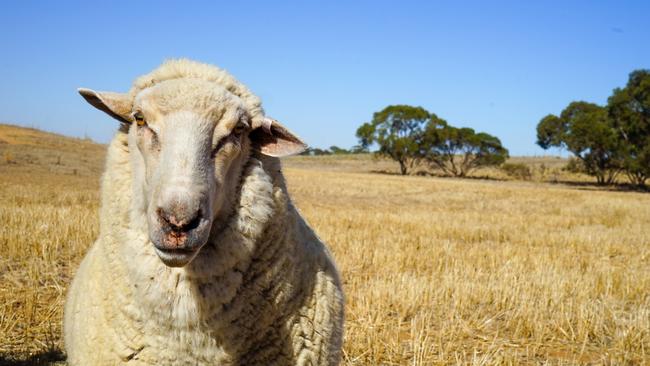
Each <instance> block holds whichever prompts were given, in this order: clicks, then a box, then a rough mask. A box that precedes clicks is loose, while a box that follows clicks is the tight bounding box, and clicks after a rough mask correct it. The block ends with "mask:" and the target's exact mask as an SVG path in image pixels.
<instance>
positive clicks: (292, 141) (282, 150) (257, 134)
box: [250, 117, 307, 158]
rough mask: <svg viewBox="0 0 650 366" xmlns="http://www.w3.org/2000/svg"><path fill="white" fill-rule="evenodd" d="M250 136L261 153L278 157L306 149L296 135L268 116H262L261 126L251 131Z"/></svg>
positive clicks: (298, 152)
mask: <svg viewBox="0 0 650 366" xmlns="http://www.w3.org/2000/svg"><path fill="white" fill-rule="evenodd" d="M250 138H251V141H252V142H253V146H256V147H257V148H258V149H259V150H260V152H261V153H262V154H264V155H268V156H274V157H278V158H280V157H283V156H289V155H296V154H300V153H301V152H303V151H305V150H306V149H307V145H306V144H305V143H304V142H302V140H301V139H300V138H299V137H298V136H296V135H294V134H293V133H291V131H289V130H288V129H287V128H286V127H284V126H282V125H281V124H280V122H278V121H276V120H274V119H272V118H269V117H264V121H263V122H262V126H260V127H258V128H256V129H254V130H253V131H251V133H250Z"/></svg>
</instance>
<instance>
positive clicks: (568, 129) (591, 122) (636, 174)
mask: <svg viewBox="0 0 650 366" xmlns="http://www.w3.org/2000/svg"><path fill="white" fill-rule="evenodd" d="M537 144H538V145H539V146H541V147H542V148H544V149H549V148H552V147H556V148H561V149H566V150H568V151H569V152H571V153H572V154H573V155H575V157H576V158H577V159H579V161H580V162H581V165H582V167H583V170H584V171H585V172H586V173H587V174H589V175H592V176H594V177H595V178H596V181H597V183H598V184H611V183H613V182H615V181H616V178H617V176H618V175H619V174H621V173H624V174H626V175H627V176H628V178H629V179H630V181H631V182H632V183H633V184H636V185H639V186H645V184H646V181H647V180H648V178H649V177H650V70H636V71H633V72H632V73H631V74H630V75H629V79H628V82H627V85H626V86H625V87H624V88H616V89H614V91H613V93H612V95H611V96H610V97H609V98H608V100H607V105H605V106H600V105H597V104H594V103H589V102H585V101H576V102H571V103H570V104H569V105H568V106H567V107H566V108H564V110H562V112H561V113H560V114H559V115H554V114H549V115H547V116H546V117H544V118H542V119H541V120H540V122H539V124H538V125H537Z"/></svg>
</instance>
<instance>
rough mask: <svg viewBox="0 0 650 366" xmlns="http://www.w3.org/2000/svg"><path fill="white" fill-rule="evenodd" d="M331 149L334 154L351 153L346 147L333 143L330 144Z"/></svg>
mask: <svg viewBox="0 0 650 366" xmlns="http://www.w3.org/2000/svg"><path fill="white" fill-rule="evenodd" d="M329 150H330V151H331V152H332V154H334V155H345V154H349V153H350V151H349V150H346V149H343V148H340V147H338V146H336V145H332V146H330V148H329Z"/></svg>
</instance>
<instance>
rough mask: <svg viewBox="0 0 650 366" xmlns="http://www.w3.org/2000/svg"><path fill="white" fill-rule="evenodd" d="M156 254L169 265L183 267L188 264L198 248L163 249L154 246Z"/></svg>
mask: <svg viewBox="0 0 650 366" xmlns="http://www.w3.org/2000/svg"><path fill="white" fill-rule="evenodd" d="M154 248H155V250H156V254H157V255H158V257H159V258H160V260H162V262H163V263H164V264H165V265H167V266H169V267H183V266H184V265H186V264H188V263H189V262H190V261H192V259H194V257H195V256H196V254H197V253H198V251H199V249H200V248H194V249H187V248H176V249H165V248H159V247H157V246H154Z"/></svg>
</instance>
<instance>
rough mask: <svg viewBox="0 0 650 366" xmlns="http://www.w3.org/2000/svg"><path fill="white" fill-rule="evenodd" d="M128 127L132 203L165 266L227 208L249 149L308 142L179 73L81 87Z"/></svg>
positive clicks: (285, 148)
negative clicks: (100, 88) (115, 85)
mask: <svg viewBox="0 0 650 366" xmlns="http://www.w3.org/2000/svg"><path fill="white" fill-rule="evenodd" d="M79 93H80V94H81V95H82V96H83V97H84V98H85V99H86V100H87V101H88V102H89V103H90V104H92V105H93V106H95V107H97V108H98V109H100V110H102V111H104V112H106V113H108V114H109V115H111V116H112V117H114V118H116V119H118V120H119V121H120V122H121V123H123V124H124V126H123V127H125V129H128V141H129V144H128V146H129V152H130V155H131V164H132V166H133V182H134V184H133V189H134V204H135V206H136V207H138V209H139V210H140V211H141V212H142V213H144V215H145V216H146V222H147V227H148V234H149V239H150V241H151V242H152V243H153V245H154V247H155V251H156V253H157V255H158V256H159V257H160V259H161V260H162V261H163V262H164V263H165V264H166V265H168V266H172V267H180V266H184V265H186V264H188V263H189V262H190V261H191V260H192V259H194V257H195V256H196V255H197V253H198V252H199V250H200V249H201V247H202V246H203V245H204V244H205V243H206V242H207V240H208V238H209V236H210V231H211V230H212V228H213V227H215V228H218V227H219V226H220V225H219V224H220V221H221V223H223V221H224V220H225V219H226V217H227V216H228V215H229V214H230V212H229V210H230V208H231V207H232V206H233V205H234V199H235V198H236V196H237V189H238V187H239V184H240V180H241V174H242V169H243V167H244V165H245V164H246V162H247V161H248V159H249V157H250V154H251V152H252V151H254V150H258V151H260V152H261V153H262V154H266V155H270V156H285V155H290V154H295V153H299V152H301V151H302V150H304V147H305V145H304V144H303V143H302V141H300V140H299V139H298V138H297V137H296V136H294V135H293V134H291V133H290V132H289V131H287V130H286V129H285V128H284V127H282V126H281V125H280V124H279V123H277V122H276V121H274V120H271V119H268V118H266V117H263V116H262V118H260V117H259V115H258V118H257V120H258V121H257V122H255V121H254V120H253V119H252V117H251V111H250V110H249V109H247V106H246V105H245V103H244V102H243V101H242V99H240V98H239V97H238V96H236V95H235V94H233V93H231V92H229V91H228V90H226V89H225V88H224V87H222V86H220V85H219V84H217V83H214V82H211V81H206V80H201V79H197V78H176V79H170V80H165V81H161V82H158V83H155V84H154V85H152V86H149V87H146V88H143V89H142V90H138V91H137V92H135V93H134V92H133V91H132V92H131V93H128V94H118V93H108V92H95V91H92V90H89V89H79Z"/></svg>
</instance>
